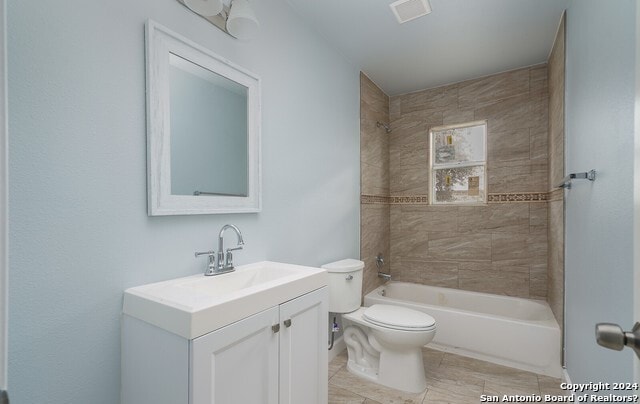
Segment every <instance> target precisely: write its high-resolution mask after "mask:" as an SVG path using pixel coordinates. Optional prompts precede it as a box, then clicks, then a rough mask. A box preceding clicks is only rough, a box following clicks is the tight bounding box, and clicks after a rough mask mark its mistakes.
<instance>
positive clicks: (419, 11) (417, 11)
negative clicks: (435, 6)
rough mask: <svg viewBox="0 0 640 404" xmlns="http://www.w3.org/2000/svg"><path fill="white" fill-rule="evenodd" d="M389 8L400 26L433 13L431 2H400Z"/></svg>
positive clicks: (415, 0) (421, 0)
mask: <svg viewBox="0 0 640 404" xmlns="http://www.w3.org/2000/svg"><path fill="white" fill-rule="evenodd" d="M389 7H391V11H393V15H395V16H396V19H397V20H398V22H399V23H400V24H403V23H405V22H407V21H411V20H415V19H416V18H418V17H422V16H423V15H427V14H429V13H430V12H431V4H430V3H429V0H398V1H394V2H393V3H391V4H389Z"/></svg>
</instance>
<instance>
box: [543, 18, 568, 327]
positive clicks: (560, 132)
mask: <svg viewBox="0 0 640 404" xmlns="http://www.w3.org/2000/svg"><path fill="white" fill-rule="evenodd" d="M548 85H549V125H548V128H549V143H548V146H549V184H548V185H549V190H550V191H551V190H553V187H554V186H555V185H556V184H558V183H559V182H560V181H561V180H562V178H563V177H564V137H565V136H564V109H565V108H564V91H565V18H564V16H563V19H562V21H561V22H560V27H559V28H558V32H557V35H556V39H555V42H554V44H553V48H552V51H551V56H550V58H549V68H548ZM562 196H563V198H564V193H562ZM548 239H549V255H548V274H547V275H548V284H547V290H548V299H547V300H548V302H549V305H550V306H551V310H552V311H553V314H554V315H555V317H556V319H557V320H558V324H559V325H560V327H561V328H562V327H563V321H564V319H563V305H564V297H563V296H564V202H563V200H562V199H560V200H554V201H551V202H549V204H548Z"/></svg>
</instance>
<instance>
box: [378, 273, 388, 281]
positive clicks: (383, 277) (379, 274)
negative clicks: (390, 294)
mask: <svg viewBox="0 0 640 404" xmlns="http://www.w3.org/2000/svg"><path fill="white" fill-rule="evenodd" d="M378 278H382V279H384V281H385V282H387V281H390V280H391V274H385V273H384V272H380V271H378Z"/></svg>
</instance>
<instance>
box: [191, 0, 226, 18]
mask: <svg viewBox="0 0 640 404" xmlns="http://www.w3.org/2000/svg"><path fill="white" fill-rule="evenodd" d="M184 5H185V6H187V7H189V9H190V10H191V11H193V12H194V13H196V14H200V15H201V16H203V17H213V16H214V15H218V14H220V12H221V11H222V8H223V4H222V1H221V0H184Z"/></svg>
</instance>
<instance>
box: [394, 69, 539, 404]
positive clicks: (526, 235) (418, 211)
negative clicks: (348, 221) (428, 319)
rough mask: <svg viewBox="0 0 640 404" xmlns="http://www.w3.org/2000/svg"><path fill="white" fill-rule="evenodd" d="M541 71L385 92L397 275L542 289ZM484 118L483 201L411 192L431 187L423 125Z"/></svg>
mask: <svg viewBox="0 0 640 404" xmlns="http://www.w3.org/2000/svg"><path fill="white" fill-rule="evenodd" d="M548 76H549V69H548V68H547V65H546V64H543V65H537V66H532V67H528V68H523V69H518V70H514V71H510V72H505V73H500V74H496V75H492V76H487V77H481V78H479V79H474V80H469V81H465V82H461V83H455V84H452V85H447V86H442V87H438V88H433V89H428V90H424V91H418V92H414V93H410V94H404V95H399V96H394V97H391V98H390V100H389V105H390V111H391V114H390V119H391V127H392V129H393V132H392V133H391V135H390V137H389V170H390V175H389V192H390V194H389V195H391V196H390V203H394V198H395V197H407V199H406V200H398V201H397V203H398V205H392V207H391V211H390V212H391V214H390V220H391V223H390V229H391V238H390V252H391V272H392V274H393V275H394V277H395V278H396V279H404V280H411V281H414V282H419V283H428V284H438V285H441V286H445V285H446V286H447V287H456V288H460V289H468V290H474V291H481V292H490V293H497V294H505V295H512V296H520V297H534V298H544V297H545V296H547V294H548V290H547V287H546V282H547V281H546V278H545V273H544V272H545V266H548V264H547V257H546V254H547V250H548V246H547V238H548V235H547V232H548V230H549V227H548V225H547V223H548V218H546V217H545V216H546V215H548V210H547V200H548V199H549V198H550V195H549V194H548V192H549V183H550V178H549V169H548V165H549V162H550V161H549V150H548V148H549V146H550V142H549V141H548V133H549V112H548V110H549V109H550V106H551V105H550V104H549V102H548V98H549V91H550V90H549V88H548V87H549V82H550V80H549V77H548ZM485 119H486V120H487V123H488V133H487V192H488V204H487V205H483V206H429V205H424V204H423V205H420V204H419V203H420V202H419V200H412V199H410V198H411V196H416V195H428V192H429V191H430V190H429V189H428V182H429V181H428V178H429V136H428V132H429V129H430V128H431V127H433V126H439V125H443V124H446V125H449V124H459V123H464V122H469V121H474V120H485ZM549 282H550V281H549ZM434 394H435V393H434Z"/></svg>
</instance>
